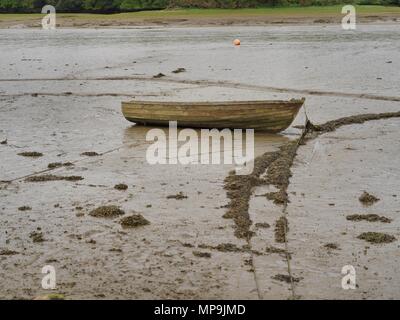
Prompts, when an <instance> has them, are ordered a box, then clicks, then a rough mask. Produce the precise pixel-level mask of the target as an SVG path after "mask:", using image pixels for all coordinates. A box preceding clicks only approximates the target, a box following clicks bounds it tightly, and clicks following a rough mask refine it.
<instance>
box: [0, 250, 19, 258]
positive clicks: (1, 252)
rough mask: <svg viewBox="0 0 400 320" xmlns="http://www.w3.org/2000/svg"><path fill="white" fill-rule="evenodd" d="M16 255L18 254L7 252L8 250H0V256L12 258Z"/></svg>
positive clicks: (12, 251)
mask: <svg viewBox="0 0 400 320" xmlns="http://www.w3.org/2000/svg"><path fill="white" fill-rule="evenodd" d="M16 254H18V252H17V251H14V250H9V249H3V250H0V256H13V255H16Z"/></svg>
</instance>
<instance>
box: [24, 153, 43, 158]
mask: <svg viewBox="0 0 400 320" xmlns="http://www.w3.org/2000/svg"><path fill="white" fill-rule="evenodd" d="M18 155H19V156H22V157H32V158H39V157H42V156H43V153H41V152H36V151H25V152H20V153H18Z"/></svg>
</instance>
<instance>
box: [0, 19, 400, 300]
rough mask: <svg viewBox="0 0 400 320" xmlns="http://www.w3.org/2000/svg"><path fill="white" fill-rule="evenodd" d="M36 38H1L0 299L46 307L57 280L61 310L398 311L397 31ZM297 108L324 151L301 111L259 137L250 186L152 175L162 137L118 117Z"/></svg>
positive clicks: (195, 168)
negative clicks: (210, 303)
mask: <svg viewBox="0 0 400 320" xmlns="http://www.w3.org/2000/svg"><path fill="white" fill-rule="evenodd" d="M37 32H38V31H37V30H1V31H0V35H1V37H0V39H1V40H0V55H1V58H2V59H1V60H0V69H1V73H0V74H1V78H0V83H1V87H0V109H1V112H2V117H0V141H6V143H4V144H1V145H0V156H1V162H0V169H1V170H0V172H1V174H0V180H1V182H0V199H1V206H0V230H1V231H2V232H0V253H1V254H0V263H1V265H2V268H1V270H0V278H1V279H2V288H1V289H0V297H1V298H7V299H12V298H26V299H33V298H35V297H44V296H46V295H48V294H49V292H47V291H46V290H43V289H42V288H41V287H40V283H41V277H42V274H41V269H42V267H43V266H44V265H48V264H50V265H53V266H54V267H55V268H56V271H57V279H58V283H57V294H60V295H61V296H62V297H63V298H65V299H73V298H98V299H101V298H130V299H134V298H145V299H146V298H156V299H157V298H177V299H182V298H187V299H191V298H228V299H229V298H231V299H235V298H244V299H250V298H254V299H270V298H277V299H288V298H291V299H293V298H295V299H298V298H303V299H307V298H316V299H325V298H332V299H350V298H356V299H364V298H371V299H379V298H400V296H399V292H400V288H399V287H398V285H397V284H398V283H400V281H399V280H400V279H399V273H398V270H397V269H398V265H399V261H398V260H399V258H398V254H397V252H398V246H399V242H398V241H399V240H398V239H400V229H399V227H400V225H399V223H400V222H399V221H400V220H399V214H400V212H399V209H398V208H399V199H400V198H399V197H400V195H399V194H398V175H399V169H398V158H399V148H397V147H396V146H397V145H398V143H399V139H400V137H399V131H398V127H399V125H400V119H399V118H398V117H397V114H398V112H399V110H400V105H399V100H400V97H399V96H398V74H397V72H395V71H396V70H397V69H398V67H399V65H398V64H399V53H398V50H395V48H394V45H395V46H396V45H397V46H398V45H400V28H399V27H398V26H388V25H384V26H365V27H361V28H360V29H359V30H358V31H357V32H358V33H357V34H356V33H347V34H342V31H341V30H337V29H335V27H326V28H324V29H323V30H322V29H321V28H313V27H296V28H292V29H291V28H290V27H287V26H286V27H282V28H278V27H262V28H261V27H258V28H253V27H246V28H240V29H235V27H231V28H204V29H202V28H193V29H191V28H187V30H181V29H174V28H171V29H168V28H164V29H157V30H154V29H148V30H59V31H57V32H56V33H54V34H52V35H51V36H49V35H48V34H44V33H41V32H39V33H37ZM239 32H240V37H241V39H243V38H244V39H245V41H244V44H243V45H242V46H241V47H240V48H234V47H232V46H231V38H232V37H233V35H234V34H235V37H236V35H237V34H238V33H239ZM266 34H268V37H267V36H266ZM205 35H207V39H206V40H204V36H205ZM49 37H50V38H49ZM165 39H168V41H166V40H165ZM202 39H203V40H202ZM242 41H243V40H242ZM246 42H247V43H246ZM22 48H23V49H22ZM77 48H79V50H77ZM100 48H102V51H101V52H103V53H104V56H101V57H99V55H98V52H99V51H98V50H99V49H100ZM178 48H179V49H182V48H184V52H185V54H184V55H183V54H182V52H183V51H182V50H177V49H178ZM6 50H13V51H14V52H15V54H14V55H13V56H10V55H7V54H6ZM49 50H50V51H49ZM49 52H51V54H50V53H49ZM266 53H267V54H266ZM344 56H346V57H347V58H348V59H349V60H346V59H345V60H343V57H344ZM94 57H97V58H96V59H94ZM377 57H379V58H377ZM283 58H284V59H283ZM282 59H283V60H284V61H281V60H282ZM28 60H29V61H28ZM60 61H62V63H61V64H60ZM260 61H262V63H260ZM389 61H390V62H391V63H388V62H389ZM321 65H324V66H325V68H321V67H320V66H321ZM365 65H368V68H366V67H365ZM178 68H184V69H185V70H186V71H185V72H180V73H174V72H173V71H175V70H177V69H178ZM344 70H350V71H351V72H343V71H344ZM158 73H163V74H165V75H166V76H165V77H162V78H153V76H154V75H156V74H158ZM382 77H383V78H384V81H382V80H378V79H377V78H382ZM332 79H335V81H332ZM355 84H356V85H355ZM274 88H275V89H274ZM282 89H284V90H282ZM66 93H68V94H66ZM301 96H305V97H306V99H307V100H306V101H307V102H306V111H307V114H308V116H309V118H310V120H311V121H312V123H313V124H314V126H313V127H312V128H313V130H311V131H310V133H309V134H310V135H309V136H308V137H307V136H306V139H305V140H304V141H300V142H301V143H299V140H298V139H299V138H300V137H301V134H302V130H303V129H304V128H303V127H301V126H302V125H304V123H305V115H304V110H303V112H302V113H301V114H300V115H299V116H298V118H297V119H296V120H295V122H294V123H293V126H292V127H291V128H289V129H288V130H287V131H286V132H284V133H282V134H279V135H270V134H266V133H256V135H255V149H256V150H255V153H256V156H257V157H258V159H261V160H262V161H261V162H257V161H256V163H257V165H256V168H257V172H255V173H256V174H254V175H251V176H247V177H246V176H244V177H242V179H238V180H236V178H234V176H232V175H231V174H230V171H232V169H233V166H232V165H224V166H222V165H156V166H152V165H149V164H148V163H147V161H146V158H145V155H146V150H147V147H148V146H149V143H150V142H148V141H146V139H145V137H146V134H147V132H148V131H149V130H151V129H152V128H151V127H135V126H132V125H131V124H130V123H128V122H126V121H125V120H124V119H123V117H122V116H121V113H120V102H121V100H124V99H131V98H134V97H135V98H139V99H160V100H178V101H179V100H180V101H183V100H187V99H193V100H204V99H207V100H214V99H215V100H227V99H232V100H238V99H243V100H248V99H288V98H299V97H301ZM379 114H380V115H379ZM366 115H368V116H366ZM389 115H391V116H389ZM366 117H367V118H366ZM338 119H339V120H338ZM356 120H357V121H356ZM328 124H329V125H328ZM299 126H300V127H299ZM328 129H329V130H328ZM331 129H332V130H331ZM288 146H289V147H288ZM33 151H35V152H40V153H41V154H42V156H41V157H24V156H20V155H18V154H19V153H22V152H33ZM87 152H90V153H91V155H93V156H88V155H85V154H87ZM266 160H268V161H266ZM282 160H284V161H282ZM273 163H274V164H273ZM49 164H52V165H50V166H49ZM65 164H68V165H65ZM70 164H72V165H70ZM68 177H72V178H68ZM78 178H79V179H78ZM81 178H82V179H81ZM243 179H244V180H243ZM243 181H244V183H243ZM231 183H236V187H237V188H239V189H236V191H238V190H239V191H240V190H242V189H240V188H244V189H243V190H244V191H245V192H239V193H235V192H233V194H232V193H230V188H229V186H230V187H232V185H231ZM121 184H123V187H122V188H121V187H118V188H115V186H117V185H121ZM227 186H228V188H227V189H224V187H225V188H226V187H227ZM232 190H235V189H232ZM364 191H365V192H368V193H369V194H370V195H373V196H374V197H376V198H377V199H379V201H375V202H373V203H371V204H370V205H368V206H366V205H364V204H363V203H362V202H360V200H359V198H360V196H362V195H363V193H364ZM238 195H240V196H244V197H245V198H244V199H243V198H240V197H238ZM99 207H100V208H108V209H110V208H111V209H112V210H111V212H114V213H121V212H124V213H125V214H124V215H122V214H109V213H110V210H105V211H104V210H100V212H99V211H94V210H95V209H96V208H99ZM19 208H25V209H24V210H19ZM27 208H30V210H29V209H27ZM93 211H94V212H97V214H94V215H93V214H91V212H93ZM354 215H356V216H354ZM349 216H350V217H352V218H350V219H348V217H349ZM106 217H107V218H106ZM125 217H127V218H126V219H124V218H125ZM224 217H225V218H224ZM282 217H284V218H282ZM226 218H232V219H226ZM123 219H124V220H123ZM123 221H125V222H126V224H127V225H129V227H128V228H127V227H124V226H123V225H121V224H124V223H123ZM360 236H361V237H360ZM370 239H377V240H380V241H373V242H369V241H368V240H370ZM277 240H278V241H277ZM389 240H390V241H389ZM345 265H352V266H353V267H354V268H355V270H356V272H357V285H358V287H357V289H356V290H343V289H342V287H341V280H342V277H343V275H342V274H341V270H342V267H343V266H345Z"/></svg>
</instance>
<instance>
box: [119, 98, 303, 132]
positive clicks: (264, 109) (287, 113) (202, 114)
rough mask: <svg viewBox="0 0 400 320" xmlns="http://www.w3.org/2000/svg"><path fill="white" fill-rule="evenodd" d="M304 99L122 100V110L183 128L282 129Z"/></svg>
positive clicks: (135, 118)
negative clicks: (172, 122) (222, 100)
mask: <svg viewBox="0 0 400 320" xmlns="http://www.w3.org/2000/svg"><path fill="white" fill-rule="evenodd" d="M304 101H305V99H304V98H303V99H301V100H295V99H292V100H289V101H280V100H271V101H268V100H266V101H232V102H226V101H225V102H155V101H130V102H122V113H123V115H124V117H125V118H126V119H127V120H128V121H131V122H135V123H137V124H143V125H157V126H168V125H169V121H177V123H178V126H180V127H190V128H209V129H212V128H217V129H221V128H231V129H234V128H238V129H255V130H263V131H269V132H280V131H283V130H285V129H286V128H288V127H289V126H290V124H291V123H292V122H293V120H294V118H295V117H296V115H297V113H298V112H299V110H300V108H301V106H302V105H303V103H304Z"/></svg>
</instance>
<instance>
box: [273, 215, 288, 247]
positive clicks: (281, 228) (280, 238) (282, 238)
mask: <svg viewBox="0 0 400 320" xmlns="http://www.w3.org/2000/svg"><path fill="white" fill-rule="evenodd" d="M288 230H289V226H288V220H287V219H286V217H285V216H282V217H280V218H279V219H278V220H276V222H275V241H276V242H278V243H284V242H286V234H287V232H288Z"/></svg>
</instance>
